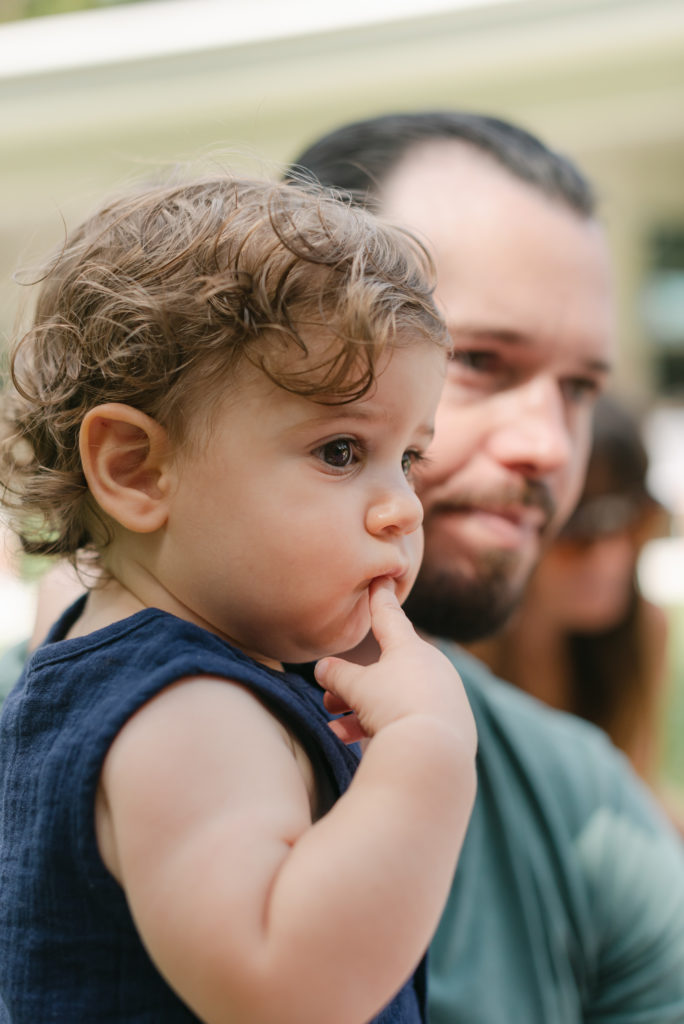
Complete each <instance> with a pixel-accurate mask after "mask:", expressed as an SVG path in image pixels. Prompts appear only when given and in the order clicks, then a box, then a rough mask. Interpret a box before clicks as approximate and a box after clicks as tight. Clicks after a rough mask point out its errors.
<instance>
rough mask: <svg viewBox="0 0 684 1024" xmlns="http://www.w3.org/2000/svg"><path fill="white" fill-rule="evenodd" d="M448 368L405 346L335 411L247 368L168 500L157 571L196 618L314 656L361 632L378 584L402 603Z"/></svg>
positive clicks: (266, 652)
mask: <svg viewBox="0 0 684 1024" xmlns="http://www.w3.org/2000/svg"><path fill="white" fill-rule="evenodd" d="M300 358H301V357H300ZM444 370H445V354H444V352H443V351H441V350H439V349H438V348H437V347H435V346H432V345H429V344H426V343H418V344H410V345H408V346H406V347H402V348H397V349H394V350H392V352H391V354H389V355H388V356H387V357H385V358H384V359H383V360H382V362H381V365H380V372H379V375H378V377H377V381H376V385H375V386H374V388H373V389H372V390H371V392H370V394H369V395H367V396H365V397H364V398H362V399H360V400H358V401H355V402H351V403H349V404H347V405H336V406H331V405H322V404H318V403H316V402H313V401H311V400H309V399H305V398H301V397H299V396H295V395H292V394H290V393H288V392H286V391H284V390H283V389H281V388H278V387H276V386H275V385H273V384H272V383H271V382H270V381H269V380H268V379H267V378H266V377H265V376H264V375H263V374H261V373H258V372H257V371H255V370H252V369H251V368H250V369H249V370H245V372H244V380H241V381H240V383H239V384H238V385H237V387H236V389H233V388H231V392H230V394H229V395H228V396H227V398H226V401H225V404H224V406H223V407H222V408H221V409H220V410H219V413H218V416H217V418H216V422H215V426H214V428H213V429H212V431H211V434H210V436H209V437H208V439H207V442H206V446H205V448H204V450H203V452H202V453H201V455H200V456H199V457H194V458H192V459H191V458H187V459H185V460H184V461H182V462H181V464H180V465H179V470H178V482H177V486H176V489H175V491H174V494H173V498H172V500H171V504H170V514H169V518H168V522H167V524H166V527H165V539H164V543H163V545H162V548H161V552H160V555H159V560H158V564H157V566H156V571H157V572H158V573H159V576H160V578H161V579H162V582H163V583H164V585H165V586H166V587H167V589H169V590H170V591H171V592H172V593H173V595H174V597H175V598H176V600H180V601H181V602H182V603H183V605H184V606H185V607H186V608H187V609H188V613H189V617H191V618H192V619H193V620H194V621H196V622H199V623H200V624H202V625H204V626H205V627H206V628H209V629H211V630H212V631H214V632H217V633H220V634H222V635H224V636H226V637H227V638H229V639H231V640H232V641H233V642H234V643H236V644H237V646H239V647H240V648H241V649H243V650H245V651H246V652H248V653H250V654H251V655H252V656H254V657H257V658H258V659H260V660H264V661H275V662H278V661H290V662H302V661H308V660H313V659H314V658H318V657H321V656H322V655H325V654H332V653H336V652H340V651H344V650H347V649H349V648H351V647H353V646H354V645H355V644H357V643H358V642H359V641H360V640H361V639H363V637H364V636H365V635H366V633H367V632H368V629H369V611H368V588H369V585H370V583H371V581H372V580H374V579H375V578H377V577H379V576H389V577H391V578H392V579H393V580H395V586H396V591H397V596H398V597H399V600H401V601H403V600H404V598H405V597H406V595H407V594H408V591H409V589H410V587H411V585H412V584H413V581H414V579H415V576H416V573H417V571H418V566H419V562H420V558H421V556H422V530H421V522H422V515H423V513H422V508H421V505H420V502H419V501H418V498H417V497H416V495H415V492H414V486H413V474H414V468H415V465H416V463H417V462H418V461H419V460H420V459H421V457H422V455H423V454H424V452H425V450H426V449H427V447H428V444H429V442H430V440H431V437H432V431H433V421H434V413H435V409H436V406H437V402H438V399H439V395H440V392H441V388H442V382H443V377H444Z"/></svg>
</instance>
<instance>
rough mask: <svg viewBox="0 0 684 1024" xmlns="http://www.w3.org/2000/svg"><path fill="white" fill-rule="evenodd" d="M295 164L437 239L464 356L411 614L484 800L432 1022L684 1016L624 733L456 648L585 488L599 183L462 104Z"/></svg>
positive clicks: (662, 846) (523, 572)
mask: <svg viewBox="0 0 684 1024" xmlns="http://www.w3.org/2000/svg"><path fill="white" fill-rule="evenodd" d="M291 174H292V175H293V176H297V175H300V174H304V175H311V176H313V177H314V178H316V179H318V180H319V181H321V182H322V183H323V184H324V185H327V186H334V187H336V188H342V189H345V190H351V191H353V193H354V197H355V199H356V201H359V202H364V203H367V204H369V205H370V206H372V207H373V208H376V209H377V210H378V211H379V212H380V214H381V215H384V216H386V217H388V218H390V219H391V220H394V221H397V222H400V223H402V224H404V225H405V226H406V227H408V228H410V229H411V230H413V231H414V233H416V234H417V235H418V236H419V237H421V238H422V239H423V240H424V241H425V242H426V244H428V246H429V248H430V249H431V251H432V254H433V257H434V260H435V266H436V272H437V289H436V297H437V299H438V301H439V303H440V304H441V307H442V309H443V312H444V314H445V316H446V319H447V322H448V324H449V328H450V331H451V335H452V339H453V345H454V353H453V358H452V361H451V364H450V370H449V374H448V379H447V383H446V386H445V391H444V395H443V398H442V402H441V405H440V409H439V413H438V419H437V424H436V437H435V442H434V445H433V447H432V449H431V452H430V453H429V454H430V460H429V462H428V465H427V468H426V469H425V471H424V473H423V474H422V476H421V497H422V500H423V503H424V506H425V558H424V565H423V569H422V571H421V575H420V577H419V581H418V583H417V585H416V587H415V589H414V591H413V593H412V595H411V596H410V598H409V600H408V602H407V604H406V610H407V611H408V613H409V615H410V616H411V617H412V619H413V621H414V622H415V624H416V625H417V626H418V627H420V628H421V629H422V630H424V631H425V632H427V633H429V634H431V635H432V636H433V637H438V638H443V639H439V640H435V642H436V643H439V645H440V646H441V647H442V648H443V649H444V650H445V651H446V652H447V653H448V654H449V655H450V657H451V658H452V660H453V661H454V663H455V664H456V665H457V667H458V669H459V671H460V673H461V675H462V677H463V679H464V682H465V684H466V688H467V690H468V695H469V698H470V700H471V704H472V707H473V711H474V713H475V717H476V721H477V726H478V734H479V743H480V747H479V755H478V774H479V790H478V797H477V801H476V805H475V810H474V812H473V817H472V820H471V824H470V827H469V831H468V836H467V839H466V844H465V846H464V850H463V853H462V857H461V861H460V863H459V867H458V870H457V872H456V876H455V879H454V884H453V888H452V892H451V896H450V899H449V903H448V905H447V907H446V910H445V913H444V915H443V919H442V923H441V925H440V928H439V931H438V933H437V935H436V937H435V940H434V942H433V945H432V948H431V954H430V960H429V964H430V995H429V1003H430V1021H431V1024H578V1022H581V1021H584V1022H589V1021H592V1022H598V1021H601V1022H613V1024H617V1022H618V1021H619V1022H620V1024H636V1022H637V1021H638V1022H640V1024H646V1022H648V1024H668V1022H674V1021H684V860H683V859H682V853H681V850H680V849H679V847H678V845H677V842H676V840H675V839H674V837H673V836H672V835H671V834H670V832H669V830H668V828H667V826H666V825H665V823H664V822H663V821H662V820H661V818H660V816H659V814H658V812H657V811H656V809H655V808H654V807H653V806H652V804H651V803H650V800H649V797H648V796H647V795H646V794H645V792H644V791H643V790H642V789H641V787H640V785H639V783H638V782H637V781H636V780H635V779H634V777H633V776H632V775H631V774H630V772H629V769H628V768H627V766H626V764H625V762H624V760H623V759H622V758H621V757H620V755H618V754H617V752H616V751H614V749H613V748H611V747H610V746H609V744H608V743H607V741H606V740H605V739H604V738H603V736H602V735H601V734H599V733H598V732H597V731H596V730H594V729H593V728H592V727H591V726H588V725H587V724H585V723H583V722H580V721H579V720H576V719H573V718H572V717H570V716H566V715H561V714H559V713H556V712H552V711H550V710H549V709H547V708H545V707H543V706H542V705H540V704H538V703H537V702H535V701H533V700H532V699H530V698H529V697H527V696H525V695H523V694H522V693H520V692H518V691H517V690H515V689H514V688H513V687H508V686H505V685H503V684H501V683H500V682H499V681H498V680H496V679H494V678H493V677H492V676H490V675H489V674H488V673H487V672H486V670H485V669H484V667H483V666H482V665H480V664H479V663H478V662H476V661H475V660H474V659H472V658H469V657H468V656H466V655H465V654H464V653H463V652H462V651H460V650H459V649H458V648H457V647H456V646H455V645H454V643H453V641H467V640H473V639H475V638H477V637H479V636H483V635H486V634H487V633H489V632H492V631H494V630H495V629H496V628H498V626H500V625H501V624H502V623H503V622H504V621H505V619H506V617H507V616H508V615H509V613H510V612H511V610H512V609H513V608H514V607H515V604H516V602H517V601H518V599H519V597H520V594H521V592H522V589H523V588H524V586H525V583H526V581H527V579H528V576H529V574H530V572H531V570H532V568H533V567H534V565H535V563H536V561H537V559H538V558H539V555H540V553H541V550H542V549H543V546H544V544H545V543H546V542H547V541H548V540H549V539H550V538H551V537H553V535H554V534H555V533H556V531H557V530H558V528H559V527H560V525H561V524H562V523H563V521H564V520H565V519H566V518H567V516H568V515H569V513H570V511H571V509H572V507H573V505H574V503H575V501H576V499H577V497H578V495H579V491H580V488H581V484H582V480H583V474H584V469H585V465H586V459H587V454H588V445H589V438H590V428H591V417H592V409H593V405H594V402H595V399H596V397H597V396H598V394H600V392H601V391H602V390H603V388H604V386H605V382H606V378H607V375H608V373H609V371H610V367H611V363H612V361H613V334H614V325H613V299H612V295H611V284H610V269H609V262H608V257H607V252H606V246H605V241H604V238H603V233H602V230H601V227H600V225H599V223H598V222H597V220H596V217H595V209H594V199H593V196H592V192H591V189H590V186H589V185H588V183H587V182H586V180H585V179H584V178H583V176H582V175H581V174H580V173H579V171H578V170H577V169H576V168H575V167H574V165H572V164H571V163H570V162H569V161H568V160H566V159H564V158H563V157H561V156H559V155H558V154H556V153H554V152H552V151H550V150H549V149H547V148H546V147H545V146H544V145H543V144H542V143H540V142H539V141H538V140H537V139H534V138H533V137H532V136H530V135H528V134H527V133H526V132H523V131H521V130H520V129H518V128H516V127H515V126H513V125H510V124H506V123H504V122H501V121H498V120H495V119H491V118H485V117H479V116H474V115H468V114H459V113H450V112H437V113H434V114H433V113H425V114H421V113H418V114H406V115H396V116H388V117H379V118H374V119H371V120H368V121H364V122H359V123H356V124H352V125H347V126H345V127H343V128H341V129H339V130H337V131H334V132H332V133H331V134H329V135H327V136H325V137H324V138H322V139H321V140H319V141H318V142H316V143H315V144H314V145H312V146H311V147H309V149H307V150H306V151H305V152H304V153H302V154H300V156H299V157H298V158H297V159H296V160H295V161H294V165H293V170H292V171H291Z"/></svg>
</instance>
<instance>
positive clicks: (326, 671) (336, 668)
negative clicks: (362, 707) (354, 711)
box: [314, 658, 360, 707]
mask: <svg viewBox="0 0 684 1024" xmlns="http://www.w3.org/2000/svg"><path fill="white" fill-rule="evenodd" d="M359 671H360V669H359V666H358V665H355V664H353V663H352V662H350V661H345V660H344V659H343V658H321V660H320V661H319V662H317V663H316V667H315V669H314V675H315V676H316V681H317V682H318V684H319V685H320V686H322V687H323V689H324V690H328V691H329V693H330V694H331V695H332V696H333V697H335V698H337V699H338V700H340V701H342V702H343V703H344V704H345V706H347V707H349V706H350V702H349V700H348V699H347V698H348V696H349V692H350V687H351V686H352V685H353V682H354V679H355V678H356V677H357V676H358V674H359ZM326 699H330V698H326Z"/></svg>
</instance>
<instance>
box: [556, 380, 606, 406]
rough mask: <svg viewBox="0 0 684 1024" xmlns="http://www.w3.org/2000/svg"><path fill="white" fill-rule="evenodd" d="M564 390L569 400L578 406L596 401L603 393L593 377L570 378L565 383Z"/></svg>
mask: <svg viewBox="0 0 684 1024" xmlns="http://www.w3.org/2000/svg"><path fill="white" fill-rule="evenodd" d="M563 388H564V391H565V394H566V396H567V398H568V399H569V400H570V401H571V402H574V403H575V404H578V405H581V404H583V403H592V402H594V401H596V399H597V398H598V396H599V394H600V391H601V388H600V386H599V384H598V383H597V382H596V381H595V380H593V379H592V378H591V377H570V378H568V380H566V381H564V384H563Z"/></svg>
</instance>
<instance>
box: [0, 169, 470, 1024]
mask: <svg viewBox="0 0 684 1024" xmlns="http://www.w3.org/2000/svg"><path fill="white" fill-rule="evenodd" d="M427 271H428V266H427V260H426V258H425V255H424V253H423V251H422V250H421V249H420V247H419V246H418V245H417V244H416V243H414V242H413V241H412V240H411V239H410V238H408V237H407V236H406V235H404V234H403V233H402V232H400V231H399V230H398V229H393V228H390V227H388V226H383V225H382V224H380V223H379V222H377V221H375V220H374V219H373V218H372V217H371V216H370V215H368V214H366V213H364V212H362V211H358V210H354V209H352V208H351V207H350V206H349V205H347V204H345V203H343V202H342V201H340V200H338V199H336V198H334V197H332V196H328V195H323V194H318V193H316V192H314V191H312V190H307V189H300V188H295V187H293V186H286V185H275V184H270V183H266V182H259V181H249V180H235V179H231V178H229V177H228V176H225V177H222V176H220V177H217V178H215V179H212V180H204V181H197V182H192V183H188V184H180V185H174V186H168V187H159V188H146V189H144V190H143V191H141V192H139V193H138V194H136V195H133V196H130V197H128V198H124V199H120V200H117V201H114V202H112V203H110V204H109V205H108V206H105V207H104V208H103V209H101V210H100V211H99V212H98V213H97V214H96V215H95V216H94V217H92V218H91V219H90V220H89V221H87V222H86V223H85V224H84V225H82V226H81V227H80V229H78V230H77V231H76V232H75V234H74V235H73V237H71V238H70V239H68V241H67V242H66V243H65V245H64V247H63V249H62V250H61V251H60V252H59V254H58V256H56V257H55V259H54V260H53V262H52V264H51V265H50V267H49V269H48V270H47V271H46V275H45V277H44V280H43V283H42V285H41V288H40V294H39V297H38V301H37V306H36V313H35V319H34V323H33V326H32V328H31V329H30V330H29V332H28V333H27V334H26V336H25V337H24V338H23V339H22V340H21V342H20V343H19V344H18V346H17V347H16V348H15V350H14V352H13V355H12V389H11V390H8V393H7V395H6V396H5V405H4V417H5V421H6V422H5V434H4V441H3V447H2V463H1V466H2V474H1V476H2V483H3V500H4V503H5V506H6V509H7V510H8V512H9V514H10V515H11V516H12V517H13V522H14V525H15V528H16V529H17V531H18V533H19V535H20V537H21V539H22V542H23V545H24V548H25V549H26V550H27V551H29V552H34V553H41V554H53V555H59V556H63V557H64V556H68V557H71V558H72V559H74V560H75V559H76V558H77V557H78V559H80V561H81V563H82V562H83V559H84V557H85V558H87V559H88V560H89V561H90V562H91V563H93V564H94V565H95V567H96V569H97V576H98V578H97V582H96V583H94V584H93V585H92V586H91V588H90V590H89V592H88V593H87V595H86V596H84V597H81V598H79V599H78V600H77V601H76V603H75V604H74V605H72V606H71V607H70V608H69V609H68V610H67V612H66V613H65V614H64V615H63V616H62V617H61V618H60V620H59V621H58V622H57V623H56V624H55V626H54V627H53V628H52V630H51V632H50V634H49V635H48V638H47V640H46V642H45V643H44V644H43V645H42V646H41V647H40V648H39V649H38V650H37V651H36V653H35V654H34V655H33V657H32V659H31V660H30V662H29V663H28V665H27V667H26V669H25V671H24V673H23V676H22V678H21V679H20V680H19V682H18V684H17V686H16V687H15V689H14V690H13V691H12V693H11V694H10V696H9V697H8V698H7V701H6V703H5V706H4V709H3V715H2V722H1V725H0V773H1V774H0V777H1V779H2V786H1V789H0V835H1V841H0V843H1V845H0V893H1V896H0V997H1V999H2V1000H3V1001H4V1003H5V1006H6V1010H5V1011H4V1016H3V1013H2V1011H0V1020H2V1021H11V1022H12V1024H38V1022H40V1024H44V1022H47V1021H48V1020H50V1021H59V1022H62V1021H63V1022H65V1024H79V1022H82V1024H100V1022H112V1024H114V1022H116V1024H125V1022H135V1024H162V1022H163V1024H176V1022H189V1021H198V1020H199V1021H204V1022H206V1024H228V1022H232V1024H355V1022H358V1024H363V1022H366V1021H368V1020H370V1019H377V1020H378V1021H383V1022H390V1021H396V1022H399V1021H401V1022H407V1024H408V1022H417V1021H420V1020H421V1019H422V1014H423V1010H422V975H421V972H420V970H419V971H418V972H417V974H416V975H415V976H413V972H414V969H415V968H416V965H417V964H418V963H419V961H420V960H421V957H422V955H423V952H424V950H425V948H426V946H427V944H428V942H429V940H430V937H431V934H432V932H433V930H434V928H435V927H436V924H437V922H438V918H439V915H440V912H441V909H442V906H443V903H444V901H445V899H446V896H447V893H448V890H449V885H450V882H451V878H452V874H453V871H454V868H455V866H456V862H457V858H458V854H459V850H460V846H461V843H462V840H463V836H464V833H465V829H466V825H467V820H468V816H469V813H470V809H471V806H472V801H473V798H474V790H475V781H474V778H475V775H474V752H475V733H474V726H473V724H472V719H471V715H470V711H469V708H468V706H467V702H466V699H465V696H464V693H463V690H462V687H461V683H460V680H459V678H458V676H457V675H456V674H455V672H454V670H453V668H452V667H451V665H450V664H449V662H448V661H447V660H446V658H444V657H443V656H442V655H441V654H440V653H439V652H438V651H437V650H436V649H435V648H433V647H432V646H431V645H429V644H428V643H426V642H424V641H422V640H421V639H419V638H418V637H417V636H416V634H415V633H414V631H413V629H412V627H411V626H410V624H409V622H408V620H407V619H406V618H405V616H404V614H403V612H402V611H401V609H400V603H401V602H402V601H403V599H404V598H405V597H406V595H407V593H408V591H409V589H410V587H411V584H412V582H413V580H414V577H415V575H416V572H417V569H418V564H419V560H420V557H421V553H422V548H421V519H422V510H421V506H420V504H419V502H418V499H417V497H416V495H415V493H414V489H413V485H412V480H413V476H414V473H415V472H416V469H417V465H418V464H419V463H420V460H421V459H422V458H423V455H424V452H425V450H426V448H427V447H428V445H429V443H430V439H431V436H432V430H433V417H434V412H435V407H436V404H437V400H438V397H439V393H440V389H441V385H442V377H443V373H444V368H445V360H446V350H447V346H446V340H445V331H444V327H443V324H442V322H441V320H440V318H439V316H438V314H437V312H436V309H435V307H434V305H433V302H432V298H431V291H430V287H429V283H428V274H427ZM370 629H372V631H373V633H374V634H375V637H376V639H377V641H378V643H379V646H380V650H381V654H380V657H379V659H378V661H377V662H376V663H375V664H372V665H369V666H366V667H362V666H359V665H356V664H353V663H352V662H351V661H348V660H345V659H342V658H339V657H334V656H333V657H331V655H336V654H340V653H341V652H344V651H347V650H350V649H351V648H353V647H354V646H355V645H356V644H357V643H359V641H361V640H362V639H363V638H364V636H365V635H366V634H367V633H368V631H369V630H370ZM319 659H322V660H319ZM313 661H317V662H318V664H317V666H316V670H315V672H316V678H317V680H318V683H319V684H320V686H321V687H322V689H323V690H324V691H326V692H325V698H324V700H322V699H321V697H320V693H321V691H320V690H319V688H318V687H317V686H316V685H315V684H314V683H313V682H312V681H307V679H306V677H305V676H304V675H300V674H298V673H296V672H294V671H292V670H288V669H286V668H284V665H288V664H289V665H294V664H297V663H306V662H313ZM341 712H346V713H345V714H340V713H341ZM362 737H367V738H368V740H367V747H366V749H365V752H364V755H363V759H362V760H361V761H360V763H359V756H358V748H357V745H356V743H355V741H357V740H359V739H360V738H362ZM357 764H358V769H357Z"/></svg>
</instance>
